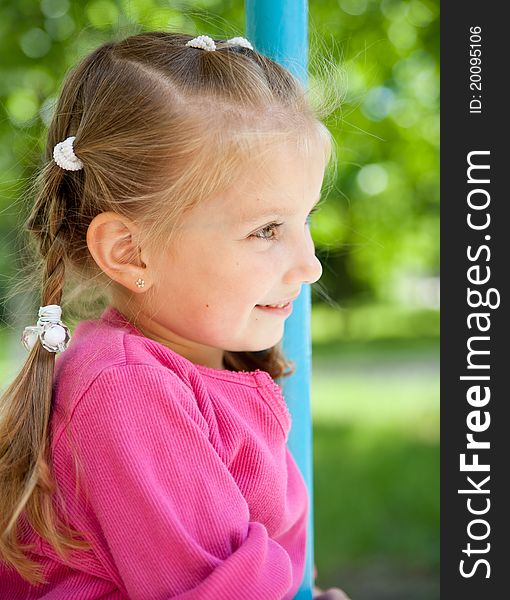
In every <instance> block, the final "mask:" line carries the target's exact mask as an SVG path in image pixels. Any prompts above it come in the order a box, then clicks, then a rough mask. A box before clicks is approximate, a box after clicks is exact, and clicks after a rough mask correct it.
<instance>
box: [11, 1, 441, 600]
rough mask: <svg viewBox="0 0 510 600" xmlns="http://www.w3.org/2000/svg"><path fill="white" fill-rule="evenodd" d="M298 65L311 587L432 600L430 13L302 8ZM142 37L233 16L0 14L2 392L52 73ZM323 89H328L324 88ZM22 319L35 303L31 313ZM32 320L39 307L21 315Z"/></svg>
mask: <svg viewBox="0 0 510 600" xmlns="http://www.w3.org/2000/svg"><path fill="white" fill-rule="evenodd" d="M309 10H310V15H309V23H310V56H311V58H312V57H313V56H317V55H318V56H321V55H324V56H326V57H327V58H328V61H329V62H330V65H331V66H332V68H333V70H332V71H331V72H330V75H329V77H330V79H326V78H325V77H324V72H323V71H322V70H321V69H320V68H316V66H315V65H316V63H315V62H314V61H313V60H311V63H310V86H311V87H313V90H314V92H313V93H314V95H315V97H316V98H318V99H320V97H321V95H324V96H327V94H328V93H331V91H332V90H333V93H334V94H339V95H340V97H342V98H343V103H342V106H341V108H340V110H337V111H336V112H335V113H333V114H332V115H330V116H329V117H328V118H327V119H326V124H327V125H328V127H329V128H330V129H331V131H332V132H333V133H334V135H335V139H336V141H337V147H338V163H337V172H336V173H335V176H334V179H333V180H332V181H330V182H329V185H328V186H327V189H325V193H324V195H323V200H324V202H323V204H322V206H321V209H320V211H319V212H318V213H317V214H316V215H314V216H313V217H312V225H311V227H312V233H313V236H314V239H315V243H316V248H317V255H318V256H319V258H320V260H321V262H322V264H323V266H324V274H323V276H322V279H321V281H320V282H319V283H318V284H315V285H314V286H313V289H312V301H313V308H312V343H313V347H312V356H313V375H312V408H313V419H314V463H315V471H314V472H315V475H314V477H315V481H314V500H315V517H314V519H315V562H316V564H317V567H318V573H319V575H318V579H317V583H318V584H319V585H320V586H321V587H323V588H327V587H329V586H333V585H336V586H339V587H341V588H343V589H344V590H345V591H346V592H347V593H348V594H349V595H350V596H351V597H352V600H390V599H391V600H435V599H437V598H439V371H438V361H439V183H438V180H439V55H438V54H439V6H438V2H430V1H428V0H409V1H402V0H384V1H381V2H379V1H374V0H310V6H309ZM146 29H168V30H173V31H175V30H182V31H184V32H187V33H192V34H196V35H198V34H208V35H211V36H218V37H232V36H235V35H243V34H244V6H243V2H242V1H241V0H230V1H227V0H201V1H198V0H194V1H189V2H184V1H182V2H168V1H166V2H165V1H162V0H95V1H92V2H79V1H78V0H41V1H40V2H39V1H38V0H16V1H14V0H12V1H6V0H2V1H0V57H1V58H0V61H1V62H0V244H1V245H0V272H1V277H0V319H1V321H0V324H1V327H0V387H1V388H3V387H5V385H6V384H7V383H8V382H9V381H10V379H11V378H12V377H13V376H14V373H15V372H16V371H17V369H18V368H19V366H20V365H21V362H22V361H23V359H24V356H25V351H24V349H23V348H22V347H21V344H20V343H19V335H20V333H21V330H20V327H22V326H24V325H26V323H23V325H20V324H19V323H16V322H15V315H16V310H17V308H18V306H20V305H22V303H23V301H24V300H23V299H19V300H15V301H12V300H11V301H10V302H6V301H5V295H6V293H7V291H8V289H9V286H10V282H11V281H12V280H13V278H15V276H16V272H17V265H18V261H19V256H20V252H21V250H22V245H23V241H22V238H20V226H21V221H22V219H23V218H24V216H25V214H26V211H27V210H28V208H29V207H28V206H27V201H26V200H22V199H21V194H22V192H23V190H24V189H25V187H26V185H27V183H28V181H29V179H30V178H31V177H32V176H33V174H34V170H35V169H36V168H37V167H38V166H39V165H40V164H41V161H42V153H43V148H44V145H45V132H46V127H47V125H48V123H49V119H50V117H51V110H52V106H53V103H54V101H55V97H56V94H57V92H58V89H59V86H60V83H61V81H62V79H63V77H64V75H65V73H66V71H67V70H68V69H69V68H70V67H71V66H73V65H74V64H75V62H76V61H77V60H78V59H79V58H81V56H83V55H84V54H86V53H88V52H89V51H90V50H92V49H93V48H94V47H96V46H97V45H99V44H100V43H102V42H103V41H105V40H107V39H111V38H112V37H118V36H121V37H124V36H125V35H129V34H131V33H136V32H138V31H140V30H146ZM331 73H335V75H334V80H333V81H332V80H331ZM32 302H34V300H32ZM35 302H36V303H37V302H38V299H35Z"/></svg>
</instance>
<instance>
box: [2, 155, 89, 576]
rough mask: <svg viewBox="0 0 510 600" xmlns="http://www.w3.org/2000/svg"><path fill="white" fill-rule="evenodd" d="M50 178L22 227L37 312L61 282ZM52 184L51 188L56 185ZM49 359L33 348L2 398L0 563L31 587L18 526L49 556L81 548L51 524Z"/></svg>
mask: <svg viewBox="0 0 510 600" xmlns="http://www.w3.org/2000/svg"><path fill="white" fill-rule="evenodd" d="M47 169H48V170H52V171H53V176H51V175H50V176H49V177H48V178H47V180H46V186H44V187H43V190H44V189H45V188H46V189H48V187H49V186H51V183H52V179H53V186H51V187H53V190H55V191H54V193H53V194H51V195H49V199H48V196H45V194H43V193H41V194H40V195H39V196H38V198H37V202H36V203H35V205H34V207H33V210H32V212H31V214H30V216H29V218H28V220H27V222H26V229H27V230H28V231H29V232H30V233H31V235H32V238H33V239H35V240H36V241H37V245H38V250H39V254H40V257H41V259H42V269H41V290H42V293H41V299H42V304H41V305H48V304H60V302H61V298H62V290H63V287H64V279H65V259H66V256H65V248H66V230H67V226H66V221H65V206H64V201H63V198H62V197H59V195H58V193H57V191H56V190H58V189H59V187H60V186H59V183H58V180H59V179H61V178H62V176H63V173H62V172H61V170H60V169H59V167H57V166H56V165H51V164H50V165H48V167H47ZM55 180H56V181H55ZM55 356H56V355H55V353H53V352H48V351H47V350H45V349H44V348H43V346H42V345H41V344H40V343H39V342H38V341H37V343H36V344H35V345H34V347H33V348H32V350H31V351H30V354H29V356H28V359H27V361H26V363H25V365H24V366H23V368H22V370H21V372H20V373H19V374H18V376H17V377H16V378H15V379H14V381H13V382H12V384H11V385H10V386H9V387H8V388H7V390H6V391H5V393H4V394H3V395H2V405H3V406H2V408H3V412H2V415H1V416H2V422H1V426H0V507H1V508H0V556H2V558H3V560H5V561H6V562H8V563H10V564H11V565H13V566H15V568H16V569H17V570H18V571H19V573H20V574H21V575H22V576H23V577H24V578H25V579H26V580H27V581H30V582H31V583H43V582H44V578H43V575H42V573H41V572H40V569H39V568H38V567H37V564H36V563H33V562H31V561H30V560H29V559H28V558H27V557H26V555H25V554H24V550H29V549H30V548H29V547H28V546H23V544H22V540H21V539H20V533H21V530H20V525H24V526H26V524H27V521H28V523H29V524H30V525H31V526H32V527H33V528H34V529H35V530H36V531H37V532H38V533H39V535H41V536H42V537H43V538H45V539H49V540H51V541H52V544H53V546H54V548H55V550H56V551H57V552H58V553H59V554H60V555H61V556H62V557H65V553H66V551H67V550H69V549H82V548H87V547H88V544H85V543H83V542H81V541H79V540H78V539H77V538H76V537H74V533H75V532H73V531H72V530H70V529H69V527H68V526H67V525H64V524H62V523H58V524H57V521H56V517H57V514H56V512H55V508H56V507H55V506H54V501H55V494H56V492H57V490H56V485H55V481H54V478H53V476H52V473H51V468H50V464H51V461H50V447H51V440H50V431H49V424H50V418H51V413H52V390H53V375H54V368H55Z"/></svg>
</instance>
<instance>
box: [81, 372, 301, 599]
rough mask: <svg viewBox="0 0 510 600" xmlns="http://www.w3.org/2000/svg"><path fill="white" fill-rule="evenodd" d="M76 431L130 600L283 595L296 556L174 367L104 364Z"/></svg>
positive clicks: (90, 493)
mask: <svg viewBox="0 0 510 600" xmlns="http://www.w3.org/2000/svg"><path fill="white" fill-rule="evenodd" d="M71 430H72V431H71V433H72V438H73V442H74V444H75V447H76V450H77V452H78V455H79V463H80V465H81V474H82V481H83V482H84V483H85V485H84V487H85V490H86V494H87V498H88V502H89V505H90V507H91V509H92V510H93V512H94V514H95V517H96V519H97V521H98V524H99V526H100V528H101V534H102V536H103V537H104V539H105V540H106V543H107V545H108V549H109V552H110V553H111V556H112V558H113V561H114V563H115V567H116V569H117V570H118V573H119V575H120V578H121V580H122V582H123V585H124V586H125V592H126V593H127V595H128V597H129V598H130V599H131V600H138V599H139V600H146V599H147V598H151V600H157V599H161V600H162V599H167V598H179V599H181V600H203V599H204V598H218V599H221V600H230V599H232V600H233V599H236V600H238V599H239V598H243V599H246V600H250V599H252V598H253V599H254V600H255V599H257V600H260V598H264V599H265V600H272V599H275V600H277V599H281V598H283V597H284V596H285V593H286V592H287V591H288V590H289V589H290V587H291V585H292V564H291V560H290V557H289V555H288V553H287V552H286V551H285V550H284V548H283V547H282V546H280V545H279V544H278V543H276V542H275V541H274V540H273V539H271V538H270V537H269V536H268V532H267V529H266V528H265V527H264V525H263V524H261V523H259V522H255V521H250V513H249V509H248V505H247V503H246V500H245V499H244V497H243V496H242V494H241V492H240V490H239V488H238V486H237V484H236V482H235V480H234V478H233V477H232V475H231V473H230V472H229V470H228V468H227V466H226V465H225V463H224V462H223V461H222V460H221V458H220V456H219V454H218V453H217V451H216V450H215V448H214V447H213V445H212V444H211V442H210V440H209V438H208V428H207V424H206V422H205V420H204V418H203V416H202V415H201V413H200V411H199V410H198V407H197V403H196V400H195V398H194V395H193V392H192V390H191V389H190V388H189V387H188V386H187V385H186V384H185V383H184V382H183V381H182V380H181V379H179V377H178V376H177V375H176V374H175V373H174V372H173V371H171V370H169V369H166V368H158V367H154V366H148V365H123V366H116V367H110V368H108V369H106V370H104V371H103V372H102V373H101V374H100V375H99V376H98V377H97V378H96V379H95V380H94V382H93V383H92V384H91V386H90V387H89V388H88V389H87V390H86V392H85V393H84V394H83V395H82V397H81V399H80V401H79V402H78V404H77V406H76V407H75V410H74V413H73V416H72V421H71Z"/></svg>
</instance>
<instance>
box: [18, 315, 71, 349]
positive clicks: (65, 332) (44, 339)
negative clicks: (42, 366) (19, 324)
mask: <svg viewBox="0 0 510 600" xmlns="http://www.w3.org/2000/svg"><path fill="white" fill-rule="evenodd" d="M61 316H62V309H61V308H60V306H59V305H58V304H48V305H47V306H41V307H39V319H38V321H37V325H29V326H28V327H25V329H24V330H23V334H22V336H21V342H22V343H23V346H25V348H26V349H27V350H28V351H30V350H32V348H33V347H34V346H35V343H36V342H37V338H39V339H40V340H41V344H42V346H43V348H44V349H45V350H47V351H48V352H63V351H64V350H65V349H66V348H67V346H68V345H69V342H70V341H71V333H70V332H69V328H68V327H67V326H66V325H64V323H62V321H61V320H60V317H61Z"/></svg>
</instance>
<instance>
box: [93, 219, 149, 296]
mask: <svg viewBox="0 0 510 600" xmlns="http://www.w3.org/2000/svg"><path fill="white" fill-rule="evenodd" d="M87 246H88V249H89V252H90V254H91V255H92V258H93V259H94V261H95V262H96V264H97V265H98V267H99V268H100V269H101V270H102V271H103V272H104V273H106V274H107V275H108V277H110V279H113V280H114V281H116V282H117V283H120V284H121V285H122V286H124V287H125V288H127V289H128V290H130V291H133V292H143V291H147V289H149V288H150V287H151V282H150V279H149V277H148V274H147V273H148V268H147V265H146V263H145V262H144V260H143V257H142V250H141V248H140V245H139V229H138V227H137V226H136V225H135V224H134V223H133V222H132V221H130V220H129V219H127V218H126V217H124V216H122V215H119V214H117V213H115V212H104V213H100V214H98V215H97V216H95V217H94V218H93V219H92V221H91V223H90V225H89V227H88V230H87ZM139 278H141V279H143V280H144V281H145V285H144V286H143V288H139V287H138V286H137V285H136V283H135V282H136V281H137V280H138V279H139Z"/></svg>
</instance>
